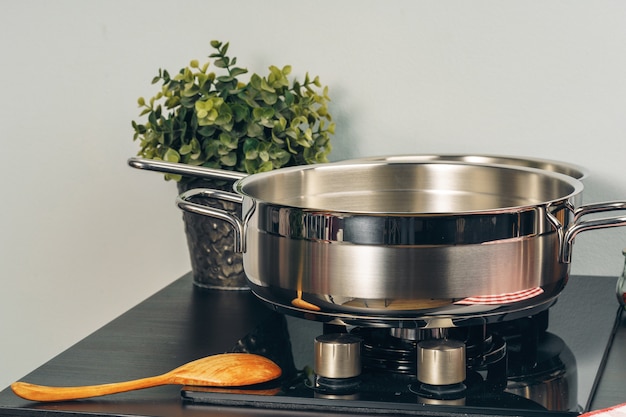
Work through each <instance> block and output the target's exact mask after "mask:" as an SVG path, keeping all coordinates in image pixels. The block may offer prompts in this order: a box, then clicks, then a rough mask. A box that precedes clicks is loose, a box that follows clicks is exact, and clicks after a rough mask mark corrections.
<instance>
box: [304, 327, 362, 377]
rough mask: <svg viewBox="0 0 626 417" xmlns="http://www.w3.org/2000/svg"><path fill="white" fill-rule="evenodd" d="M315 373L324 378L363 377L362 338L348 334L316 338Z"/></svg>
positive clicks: (334, 334) (326, 335)
mask: <svg viewBox="0 0 626 417" xmlns="http://www.w3.org/2000/svg"><path fill="white" fill-rule="evenodd" d="M314 353H315V361H314V372H315V374H316V375H318V376H320V377H323V378H336V379H343V378H354V377H357V376H359V375H361V338H359V337H357V336H354V335H351V334H348V333H333V334H325V335H321V336H318V337H316V338H315V347H314Z"/></svg>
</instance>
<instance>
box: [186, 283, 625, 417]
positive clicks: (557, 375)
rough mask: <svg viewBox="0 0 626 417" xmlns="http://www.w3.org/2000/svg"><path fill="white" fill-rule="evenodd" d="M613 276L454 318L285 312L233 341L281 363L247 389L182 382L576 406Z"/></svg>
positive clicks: (444, 410) (229, 394) (482, 405)
mask: <svg viewBox="0 0 626 417" xmlns="http://www.w3.org/2000/svg"><path fill="white" fill-rule="evenodd" d="M614 294H615V282H614V281H611V280H602V279H600V280H594V279H593V278H586V279H585V278H579V277H574V278H572V279H570V280H569V282H568V283H567V285H566V287H565V289H564V290H563V292H562V293H561V294H560V296H559V297H558V299H557V301H556V303H555V304H554V305H552V306H551V307H550V308H549V309H545V310H542V311H539V312H537V313H536V314H533V315H531V316H527V317H520V318H515V319H512V320H503V321H500V322H495V323H493V322H488V323H487V322H486V323H484V324H473V325H469V326H462V327H451V328H398V327H381V326H372V327H368V326H345V325H337V324H329V323H320V322H316V321H309V320H305V319H302V318H298V317H292V316H288V315H283V314H280V313H278V312H277V313H276V314H275V315H272V317H271V319H268V320H266V321H265V322H263V323H262V324H260V325H259V326H258V327H257V328H256V329H254V330H253V331H252V332H251V333H249V334H247V335H244V336H243V337H242V338H241V339H240V340H238V341H236V343H235V344H234V347H233V351H245V352H251V353H257V354H262V355H264V356H267V357H269V358H271V359H272V360H274V361H275V362H277V363H278V364H279V365H280V366H281V368H282V369H283V376H282V377H281V379H280V380H279V381H274V382H272V383H268V384H263V385H260V386H254V387H249V388H246V389H225V388H219V389H218V388H199V387H184V388H183V391H182V397H183V399H184V401H186V402H187V403H188V404H195V405H202V404H211V405H235V406H254V407H257V408H270V409H293V410H317V411H327V412H330V411H348V412H351V413H359V412H362V413H368V414H372V413H380V414H391V413H394V414H415V415H425V414H429V415H472V414H476V415H544V414H552V413H557V414H563V415H569V414H571V415H577V414H579V413H580V412H582V411H586V410H587V409H588V407H589V405H590V403H591V400H592V398H593V395H594V390H595V386H596V383H597V381H598V378H599V377H600V376H601V373H602V369H603V366H604V358H605V356H606V351H607V348H608V346H609V345H610V341H611V336H612V332H613V329H614V323H615V320H616V317H615V315H616V310H617V311H618V312H619V311H620V310H619V308H618V305H617V303H616V301H615V295H614Z"/></svg>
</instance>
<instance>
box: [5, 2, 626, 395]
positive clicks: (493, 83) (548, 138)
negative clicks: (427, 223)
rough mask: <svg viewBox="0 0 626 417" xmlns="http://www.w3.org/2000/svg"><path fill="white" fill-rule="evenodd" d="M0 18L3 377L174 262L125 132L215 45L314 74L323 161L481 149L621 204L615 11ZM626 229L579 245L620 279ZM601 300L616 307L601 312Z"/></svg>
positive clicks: (62, 7)
mask: <svg viewBox="0 0 626 417" xmlns="http://www.w3.org/2000/svg"><path fill="white" fill-rule="evenodd" d="M2 5H3V12H2V14H0V53H1V57H2V61H1V62H2V64H1V65H0V83H1V85H2V89H1V96H0V144H1V145H2V146H1V148H0V149H1V151H0V152H1V153H0V155H1V161H2V162H1V163H0V174H1V175H2V178H3V189H2V195H3V197H2V201H3V204H2V205H1V206H0V230H1V231H2V232H1V234H0V265H1V272H0V274H1V277H2V278H1V279H2V281H1V284H0V335H1V336H0V386H6V385H8V384H9V383H10V382H12V381H13V380H15V379H18V378H20V377H21V376H23V375H24V374H26V373H27V372H29V371H30V370H31V369H33V368H35V367H36V366H38V365H39V364H41V363H43V362H44V361H46V360H48V359H49V358H51V357H52V356H53V355H55V354H57V353H58V352H60V351H62V350H64V349H65V348H67V347H69V346H70V345H71V344H73V343H74V342H76V341H78V340H80V339H81V338H83V337H84V336H86V335H87V334H89V333H90V332H91V331H93V330H95V329H96V328H98V327H99V326H101V325H103V324H105V323H106V322H108V321H109V320H111V319H112V318H114V317H116V316H117V315H119V314H121V313H122V312H124V311H125V310H126V309H128V308H129V307H131V306H132V305H134V304H136V303H137V302H139V301H141V300H142V299H144V298H145V297H147V296H149V295H150V294H152V293H153V292H155V291H156V290H158V289H159V288H161V287H163V286H164V285H166V284H167V283H169V282H170V281H172V280H174V279H175V278H177V277H179V276H180V275H182V274H183V273H185V272H186V271H187V270H188V269H189V262H188V259H187V249H186V246H185V241H184V234H183V229H182V222H181V220H180V218H181V215H180V213H179V212H178V211H177V209H176V208H175V207H174V204H173V199H174V196H175V187H174V185H173V184H171V183H165V182H164V181H163V180H162V179H161V178H160V176H159V175H158V174H155V173H146V172H139V171H135V170H133V169H131V168H128V167H127V166H126V159H127V158H128V157H129V156H132V155H134V154H135V152H136V149H137V147H136V144H135V143H133V142H132V140H131V137H132V130H131V127H130V121H131V120H132V119H134V118H136V116H137V107H136V99H137V97H139V96H142V95H143V96H148V95H150V94H152V92H153V88H152V86H151V85H150V79H151V78H152V76H153V75H155V74H156V71H157V69H158V68H159V67H165V68H168V69H170V70H171V71H173V72H175V71H177V70H178V69H179V68H180V67H181V66H182V65H186V64H187V62H188V61H189V60H190V59H192V58H199V59H203V58H204V57H206V56H207V55H208V54H209V53H210V48H209V41H210V40H212V39H221V40H228V41H230V42H231V52H232V53H233V54H235V55H237V56H238V57H239V63H240V64H242V65H245V66H247V67H248V68H249V69H251V70H253V71H257V72H264V71H265V69H266V67H267V66H268V65H270V64H277V65H282V64H291V65H292V66H293V70H294V74H300V75H302V74H303V73H304V72H305V71H307V70H308V71H310V72H311V73H312V74H318V75H320V76H321V78H322V81H323V82H324V83H326V84H328V85H329V86H330V88H331V96H332V97H333V100H334V101H333V106H332V112H333V113H334V115H335V118H336V121H337V125H338V126H337V134H336V137H335V153H334V156H333V159H335V160H337V159H344V158H349V157H357V156H371V155H380V154H397V153H446V152H447V153H450V152H457V153H462V152H464V153H490V154H510V155H520V156H534V157H541V158H550V159H560V160H565V161H568V162H573V163H577V164H581V165H584V166H586V167H587V168H588V169H589V171H590V173H591V176H590V177H589V179H588V180H587V181H586V187H587V188H586V189H585V199H586V201H587V202H596V201H602V200H610V199H620V198H621V199H626V183H625V182H624V178H625V177H626V166H625V164H624V156H625V155H626V140H625V139H626V138H625V135H626V117H624V114H623V113H624V109H625V108H626V54H625V53H624V47H625V45H626V25H625V24H624V22H625V21H626V3H624V2H622V1H619V0H616V1H604V0H600V1H593V2H590V1H580V0H572V1H528V0H524V1H508V2H502V1H498V0H493V1H485V0H477V1H476V0H475V1H471V2H469V1H445V2H443V1H413V0H406V1H387V2H382V1H379V2H374V1H364V0H343V1H330V0H318V1H316V2H293V1H287V0H284V1H283V0H281V1H277V0H270V1H264V2H258V1H253V0H250V1H208V0H205V1H200V0H197V1H190V0H188V1H179V2H171V1H161V0H158V1H155V0H145V1H120V0H117V1H116V0H113V1H111V0H107V1H91V2H85V1H80V0H57V1H46V0H40V1H33V0H14V1H4V2H3V4H2ZM622 247H626V230H624V229H612V230H608V231H597V232H595V231H594V232H590V233H586V234H583V235H580V237H579V238H578V239H577V244H576V247H575V250H574V263H573V267H572V272H573V273H576V274H591V275H617V274H618V273H619V272H620V271H621V268H622V264H623V258H622V255H621V250H622ZM609 302H612V300H611V301H609Z"/></svg>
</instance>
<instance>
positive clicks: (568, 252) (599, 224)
mask: <svg viewBox="0 0 626 417" xmlns="http://www.w3.org/2000/svg"><path fill="white" fill-rule="evenodd" d="M619 210H626V201H608V202H605V203H594V204H589V205H585V206H581V207H579V208H577V209H576V210H574V222H573V223H571V224H570V225H569V226H568V227H567V229H566V230H564V231H563V238H562V244H561V262H563V263H570V261H571V257H572V245H573V243H574V238H575V237H576V236H577V235H578V234H579V233H581V232H585V231H587V230H595V229H607V228H609V227H620V226H626V216H615V217H602V218H598V219H591V220H581V218H582V217H583V216H587V215H589V214H593V213H603V212H608V211H619Z"/></svg>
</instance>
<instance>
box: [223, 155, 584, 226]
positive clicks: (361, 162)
mask: <svg viewBox="0 0 626 417" xmlns="http://www.w3.org/2000/svg"><path fill="white" fill-rule="evenodd" d="M406 164H411V165H437V166H446V165H448V166H456V167H468V169H499V170H506V171H515V172H525V173H527V174H528V175H529V177H530V176H531V175H537V176H539V177H541V178H551V179H553V180H555V181H558V182H560V183H563V184H565V185H567V186H568V187H570V188H571V191H569V192H568V193H565V194H564V195H560V196H555V197H554V198H551V199H549V200H545V201H541V202H531V201H529V202H528V203H527V204H519V205H510V206H504V207H492V208H485V209H482V208H481V209H473V210H454V211H436V212H435V211H372V210H360V209H357V210H355V209H333V208H328V207H317V206H310V205H306V204H291V203H290V204H284V203H283V202H280V201H275V199H271V198H269V199H268V198H264V197H263V196H256V195H254V193H253V192H249V191H248V190H247V189H249V188H252V187H253V185H254V184H257V183H259V182H263V181H267V180H268V179H271V178H273V177H277V176H281V175H305V173H306V172H315V171H325V170H337V171H339V172H340V171H342V170H348V169H354V168H355V167H372V166H392V165H393V166H395V165H406ZM583 189H584V184H583V183H582V181H580V180H578V179H576V178H574V177H572V176H569V175H566V174H563V173H559V172H554V171H546V170H544V169H540V168H533V167H523V166H513V165H510V164H473V163H468V162H465V161H448V160H425V161H415V160H412V159H411V156H407V157H406V158H403V157H389V158H387V159H386V158H384V157H381V158H372V159H370V160H368V159H356V160H348V161H338V162H330V163H322V164H311V165H299V166H291V167H285V168H279V169H275V170H273V171H268V172H261V173H257V174H251V175H248V176H246V177H244V178H241V179H239V180H237V181H236V182H235V183H234V184H233V190H234V191H235V192H236V193H237V194H239V195H241V196H242V197H244V198H249V199H251V200H253V201H254V202H255V204H266V205H273V206H280V207H284V208H291V209H297V210H300V211H303V212H327V213H329V214H336V215H341V216H350V215H361V216H362V215H366V216H368V215H370V216H410V217H417V216H428V217H439V216H441V217H444V216H445V217H455V216H467V215H476V214H500V213H514V212H520V211H529V210H536V209H537V208H539V207H550V206H562V205H563V204H564V203H566V202H567V201H570V200H571V199H572V198H573V197H575V196H577V195H579V194H580V193H582V191H583Z"/></svg>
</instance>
